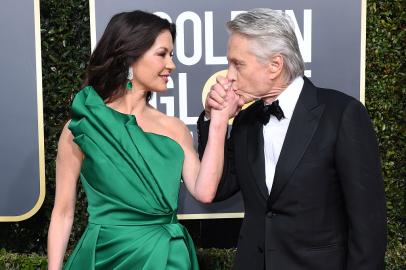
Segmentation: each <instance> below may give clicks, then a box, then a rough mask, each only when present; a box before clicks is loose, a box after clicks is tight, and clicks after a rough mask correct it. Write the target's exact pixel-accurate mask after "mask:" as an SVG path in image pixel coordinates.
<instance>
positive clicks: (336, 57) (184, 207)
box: [90, 0, 365, 219]
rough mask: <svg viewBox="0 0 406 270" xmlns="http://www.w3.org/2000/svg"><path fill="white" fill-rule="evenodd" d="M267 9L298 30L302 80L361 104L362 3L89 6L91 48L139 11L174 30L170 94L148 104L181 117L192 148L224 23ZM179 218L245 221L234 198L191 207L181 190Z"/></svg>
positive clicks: (96, 0) (132, 0) (219, 59)
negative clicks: (120, 16) (114, 22)
mask: <svg viewBox="0 0 406 270" xmlns="http://www.w3.org/2000/svg"><path fill="white" fill-rule="evenodd" d="M256 7H268V8H272V9H277V10H282V11H284V12H286V13H287V14H289V16H290V17H291V18H292V21H293V22H294V24H295V30H296V36H297V38H298V40H299V46H300V50H301V53H302V56H303V59H304V61H305V62H306V71H305V75H306V76H308V77H310V78H311V80H312V81H313V82H314V83H315V84H316V85H318V86H322V87H327V88H334V89H337V90H341V91H343V92H345V93H347V94H349V95H351V96H354V97H355V98H357V99H360V100H361V101H363V98H364V94H363V93H364V92H363V89H364V76H363V70H364V64H363V63H364V48H365V44H364V41H365V1H364V0H359V1H353V0H342V1H333V0H329V1H326V0H307V1H295V0H271V1H265V0H250V1H242V0H237V1H236V0H222V1H214V0H195V1H188V0H172V1H170V2H168V1H166V0H154V1H144V0H114V1H113V0H90V12H91V14H90V16H91V33H92V34H91V35H92V48H94V47H95V45H96V43H97V40H98V39H99V38H100V37H101V35H102V34H103V31H104V29H105V27H106V26H107V23H108V21H109V20H110V18H111V16H112V15H113V14H116V13H118V12H121V11H130V10H134V9H141V10H145V11H149V12H153V13H155V14H157V15H159V16H161V17H164V18H166V19H168V20H169V21H171V22H173V23H176V27H177V37H176V44H175V51H174V61H175V64H176V67H177V68H176V70H175V71H174V72H173V73H172V75H171V79H170V81H169V84H168V88H169V90H168V91H167V92H166V93H164V94H159V95H155V96H154V99H153V100H152V101H151V104H152V105H153V106H155V107H156V108H158V109H159V110H160V111H162V112H165V113H166V114H168V115H175V116H177V117H179V118H180V119H181V120H182V121H183V122H184V123H185V124H186V125H187V126H188V127H189V129H190V130H191V133H192V135H193V136H194V139H195V142H196V141H197V134H196V121H197V117H198V116H199V114H200V113H201V111H202V110H203V104H204V97H205V93H206V92H207V91H208V89H209V87H210V86H211V84H212V83H213V82H214V81H215V80H214V78H215V77H216V75H218V74H225V70H226V69H227V59H226V46H227V39H228V34H227V31H226V28H225V23H226V22H227V21H229V20H230V19H232V18H234V17H235V16H236V15H237V14H239V13H240V12H244V11H245V10H249V9H252V8H256ZM179 203H180V205H179V218H184V219H193V218H227V217H242V216H243V211H244V209H243V204H242V201H241V195H240V194H237V195H236V196H234V197H233V198H230V199H229V200H227V201H224V202H220V203H214V204H210V205H205V204H201V203H198V202H197V201H195V200H194V199H193V198H192V197H191V196H190V195H189V193H188V192H187V191H186V189H185V186H183V185H182V188H181V193H180V201H179Z"/></svg>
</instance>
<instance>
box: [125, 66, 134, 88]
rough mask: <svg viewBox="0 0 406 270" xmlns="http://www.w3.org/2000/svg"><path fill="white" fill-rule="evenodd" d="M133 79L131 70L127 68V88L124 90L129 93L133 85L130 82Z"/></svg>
mask: <svg viewBox="0 0 406 270" xmlns="http://www.w3.org/2000/svg"><path fill="white" fill-rule="evenodd" d="M133 77H134V73H133V68H132V67H129V68H128V76H127V79H128V82H127V86H126V89H127V90H128V91H131V89H132V88H133V83H132V82H131V80H132V79H133Z"/></svg>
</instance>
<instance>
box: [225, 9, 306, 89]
mask: <svg viewBox="0 0 406 270" xmlns="http://www.w3.org/2000/svg"><path fill="white" fill-rule="evenodd" d="M227 29H228V30H229V31H230V32H231V33H239V34H242V35H244V36H246V37H247V38H248V39H249V40H250V41H251V50H252V51H251V52H252V53H253V54H255V55H256V56H257V57H258V59H259V60H262V62H264V63H266V62H267V61H269V60H270V59H271V57H272V56H274V55H275V54H280V55H282V57H283V61H284V71H285V79H286V82H287V83H290V82H292V81H293V79H295V78H296V77H298V76H303V74H304V62H303V58H302V55H301V54H300V50H299V45H298V42H297V38H296V35H295V31H294V26H293V23H292V20H291V18H290V17H289V15H287V14H285V13H282V11H278V10H272V9H268V8H256V9H252V10H250V11H248V12H244V13H241V14H239V15H237V17H235V19H233V20H232V21H229V22H228V23H227Z"/></svg>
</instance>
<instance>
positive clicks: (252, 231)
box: [198, 9, 386, 270]
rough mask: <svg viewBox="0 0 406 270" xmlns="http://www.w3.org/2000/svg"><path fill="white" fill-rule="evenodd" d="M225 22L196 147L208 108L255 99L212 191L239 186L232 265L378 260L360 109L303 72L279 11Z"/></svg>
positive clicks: (371, 268)
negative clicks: (240, 216)
mask: <svg viewBox="0 0 406 270" xmlns="http://www.w3.org/2000/svg"><path fill="white" fill-rule="evenodd" d="M227 27H228V30H229V32H230V38H229V43H228V52H227V57H228V60H229V68H228V73H227V77H226V78H218V80H217V83H216V84H215V85H213V87H212V88H211V91H210V92H209V94H208V97H207V100H206V113H202V115H201V116H200V117H199V121H198V132H199V153H200V154H201V153H203V151H204V148H205V144H206V142H207V137H208V127H209V125H210V121H208V119H204V118H205V116H206V118H209V117H210V111H211V110H216V109H222V108H223V107H224V106H225V104H227V100H228V97H229V96H232V95H236V94H238V95H240V96H241V98H244V99H245V100H246V101H247V100H249V99H251V100H252V99H257V101H255V102H254V103H253V104H252V105H251V106H249V107H248V108H247V109H245V110H242V111H240V112H239V113H238V114H237V115H236V117H235V119H234V122H233V126H232V130H231V134H230V138H229V139H228V141H227V146H226V150H225V158H224V171H223V176H222V178H221V180H220V182H219V185H218V191H217V194H216V196H215V198H214V200H215V201H219V200H224V199H227V198H229V197H230V196H232V195H233V194H235V193H236V192H238V191H241V193H242V196H243V200H244V206H245V217H244V221H243V224H242V227H241V231H240V236H239V241H238V246H237V255H236V258H235V263H234V269H241V270H247V269H252V270H258V269H261V270H262V269H267V270H299V269H300V270H302V269H303V270H304V269H306V270H319V269H320V270H321V269H323V270H344V269H346V270H378V269H384V255H385V249H386V209H385V195H384V187H383V179H382V174H381V166H380V159H379V153H378V146H377V141H376V137H375V134H374V131H373V127H372V124H371V121H370V119H369V117H368V114H367V111H366V109H365V108H364V106H363V105H362V104H361V103H360V102H359V101H357V100H356V99H354V98H352V97H350V96H347V95H345V94H343V93H341V92H338V91H335V90H330V89H322V88H318V87H316V86H314V85H313V84H312V83H311V82H310V80H309V79H307V78H306V77H304V75H303V73H304V63H303V60H302V57H301V54H300V51H299V46H298V43H297V40H296V36H295V33H294V30H293V28H292V24H291V22H290V20H289V18H288V17H287V16H286V15H284V14H283V13H281V12H278V11H273V10H270V9H254V10H251V11H249V12H247V13H242V14H240V15H238V16H237V17H236V18H235V19H234V20H232V21H231V22H229V23H228V24H227ZM236 113H237V112H236Z"/></svg>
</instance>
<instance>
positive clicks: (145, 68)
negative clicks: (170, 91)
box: [132, 30, 175, 92]
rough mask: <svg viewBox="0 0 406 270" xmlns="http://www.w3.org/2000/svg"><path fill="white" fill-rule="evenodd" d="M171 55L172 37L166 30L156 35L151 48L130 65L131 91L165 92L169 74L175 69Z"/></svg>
mask: <svg viewBox="0 0 406 270" xmlns="http://www.w3.org/2000/svg"><path fill="white" fill-rule="evenodd" d="M172 55H173V40H172V36H171V33H170V32H169V31H168V30H165V31H163V32H161V33H160V34H159V35H158V37H157V38H156V40H155V42H154V44H153V45H152V47H151V48H149V50H148V51H146V52H145V53H144V54H143V55H142V56H141V57H140V58H139V59H138V60H137V61H136V62H134V64H133V65H132V68H133V74H134V77H133V80H132V83H133V89H134V90H135V91H136V90H144V91H156V92H161V91H165V90H166V89H167V87H166V84H167V83H168V77H169V74H170V73H171V72H172V71H173V70H174V69H175V64H174V63H173V61H172Z"/></svg>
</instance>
